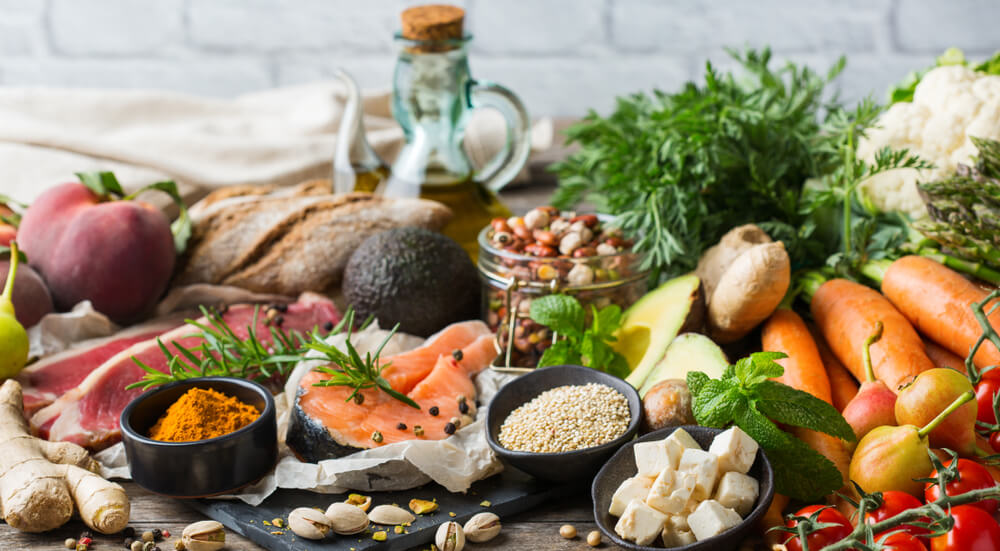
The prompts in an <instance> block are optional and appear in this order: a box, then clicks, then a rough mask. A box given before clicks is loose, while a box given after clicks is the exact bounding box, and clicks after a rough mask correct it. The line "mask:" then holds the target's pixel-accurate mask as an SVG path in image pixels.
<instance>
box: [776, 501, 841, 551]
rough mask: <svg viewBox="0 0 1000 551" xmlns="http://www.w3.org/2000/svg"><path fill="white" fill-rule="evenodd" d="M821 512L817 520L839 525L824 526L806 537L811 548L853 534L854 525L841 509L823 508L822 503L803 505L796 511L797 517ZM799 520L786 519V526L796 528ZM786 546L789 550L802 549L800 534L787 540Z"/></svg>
mask: <svg viewBox="0 0 1000 551" xmlns="http://www.w3.org/2000/svg"><path fill="white" fill-rule="evenodd" d="M820 509H823V511H822V512H820V514H819V517H818V518H817V520H818V521H819V522H824V523H830V524H836V525H837V526H831V527H829V528H823V529H822V530H819V531H816V532H813V533H812V534H809V535H808V536H807V537H806V541H807V542H808V543H809V549H822V548H823V547H825V546H827V545H830V544H831V543H834V542H838V541H840V540H842V539H844V538H846V537H847V536H849V535H850V534H851V530H853V527H852V526H851V523H850V521H848V520H847V517H845V516H844V515H843V514H842V513H841V512H840V511H838V510H836V509H834V508H832V507H827V508H825V509H824V508H823V506H822V505H810V506H808V507H803V508H801V509H799V510H798V512H797V513H795V516H797V517H809V516H812V515H813V513H815V512H816V511H819V510H820ZM796 525H798V522H796V521H795V520H792V519H788V520H787V521H785V526H787V527H788V528H795V526H796ZM785 546H786V547H787V548H788V551H802V541H801V540H800V539H799V537H798V536H792V537H791V539H790V540H788V541H787V542H785Z"/></svg>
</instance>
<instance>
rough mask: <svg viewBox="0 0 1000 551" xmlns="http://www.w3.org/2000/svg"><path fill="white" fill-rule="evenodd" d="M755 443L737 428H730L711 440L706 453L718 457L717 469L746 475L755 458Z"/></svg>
mask: <svg viewBox="0 0 1000 551" xmlns="http://www.w3.org/2000/svg"><path fill="white" fill-rule="evenodd" d="M757 448H758V446H757V442H756V441H755V440H754V439H753V438H750V435H748V434H747V433H745V432H743V430H742V429H740V428H739V427H732V428H730V429H729V430H727V431H725V432H722V433H720V434H719V435H718V436H716V437H715V438H714V439H713V440H712V445H711V446H709V447H708V451H709V452H711V453H714V454H715V455H717V456H718V457H719V469H720V470H721V471H722V472H724V473H727V472H729V471H735V472H738V473H742V474H746V473H747V471H749V470H750V466H751V465H753V460H754V458H756V457H757Z"/></svg>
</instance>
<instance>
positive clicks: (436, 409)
mask: <svg viewBox="0 0 1000 551" xmlns="http://www.w3.org/2000/svg"><path fill="white" fill-rule="evenodd" d="M427 413H430V414H431V415H432V416H434V417H437V414H438V413H441V410H439V409H438V407H437V406H431V409H429V410H427Z"/></svg>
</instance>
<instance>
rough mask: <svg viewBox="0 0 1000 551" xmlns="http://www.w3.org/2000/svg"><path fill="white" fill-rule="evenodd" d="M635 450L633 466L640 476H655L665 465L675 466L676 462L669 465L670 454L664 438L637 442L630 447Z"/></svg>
mask: <svg viewBox="0 0 1000 551" xmlns="http://www.w3.org/2000/svg"><path fill="white" fill-rule="evenodd" d="M632 450H633V451H634V452H635V466H636V468H637V469H638V470H639V475H640V476H648V477H649V478H656V476H657V475H659V474H660V471H662V470H663V469H664V468H665V467H668V466H672V467H673V468H675V469H676V468H677V462H676V461H674V462H673V464H672V465H671V461H670V456H669V455H668V454H667V447H666V445H665V441H664V440H659V441H657V442H639V443H638V444H636V445H635V446H633V447H632Z"/></svg>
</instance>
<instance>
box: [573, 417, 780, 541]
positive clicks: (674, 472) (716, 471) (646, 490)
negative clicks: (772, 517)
mask: <svg viewBox="0 0 1000 551" xmlns="http://www.w3.org/2000/svg"><path fill="white" fill-rule="evenodd" d="M591 492H592V496H593V500H594V520H595V522H596V523H597V526H598V528H600V529H601V531H602V532H604V535H605V536H607V537H608V538H609V539H611V541H613V542H615V543H616V544H618V545H620V546H622V547H624V548H626V549H637V550H638V549H641V550H645V549H663V548H667V549H679V550H684V551H695V550H706V551H707V550H712V551H729V550H733V549H737V548H738V547H739V546H740V544H741V543H743V541H744V540H745V539H746V537H747V535H748V532H749V531H750V530H751V529H752V528H753V525H754V524H755V523H756V521H757V520H758V519H759V518H760V516H761V515H763V514H764V512H765V511H767V508H768V506H769V505H770V504H771V499H772V498H773V497H774V472H773V471H772V470H771V464H770V463H768V461H767V457H765V455H764V452H763V451H762V450H760V449H759V446H758V445H757V442H755V441H754V440H753V438H750V436H748V435H747V434H746V433H745V432H743V431H742V430H740V428H739V427H732V428H730V429H727V430H721V429H715V428H709V427H701V426H682V427H668V428H665V429H661V430H658V431H655V432H651V433H649V434H647V435H645V436H643V437H641V438H638V439H636V440H635V441H633V442H630V443H629V444H627V445H625V446H623V447H622V448H621V449H620V450H618V452H617V453H616V454H615V455H614V456H612V458H611V459H610V460H608V462H607V463H606V464H605V465H604V467H603V468H602V469H601V471H600V472H599V473H598V474H597V477H596V478H595V479H594V483H593V487H592V489H591Z"/></svg>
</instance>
